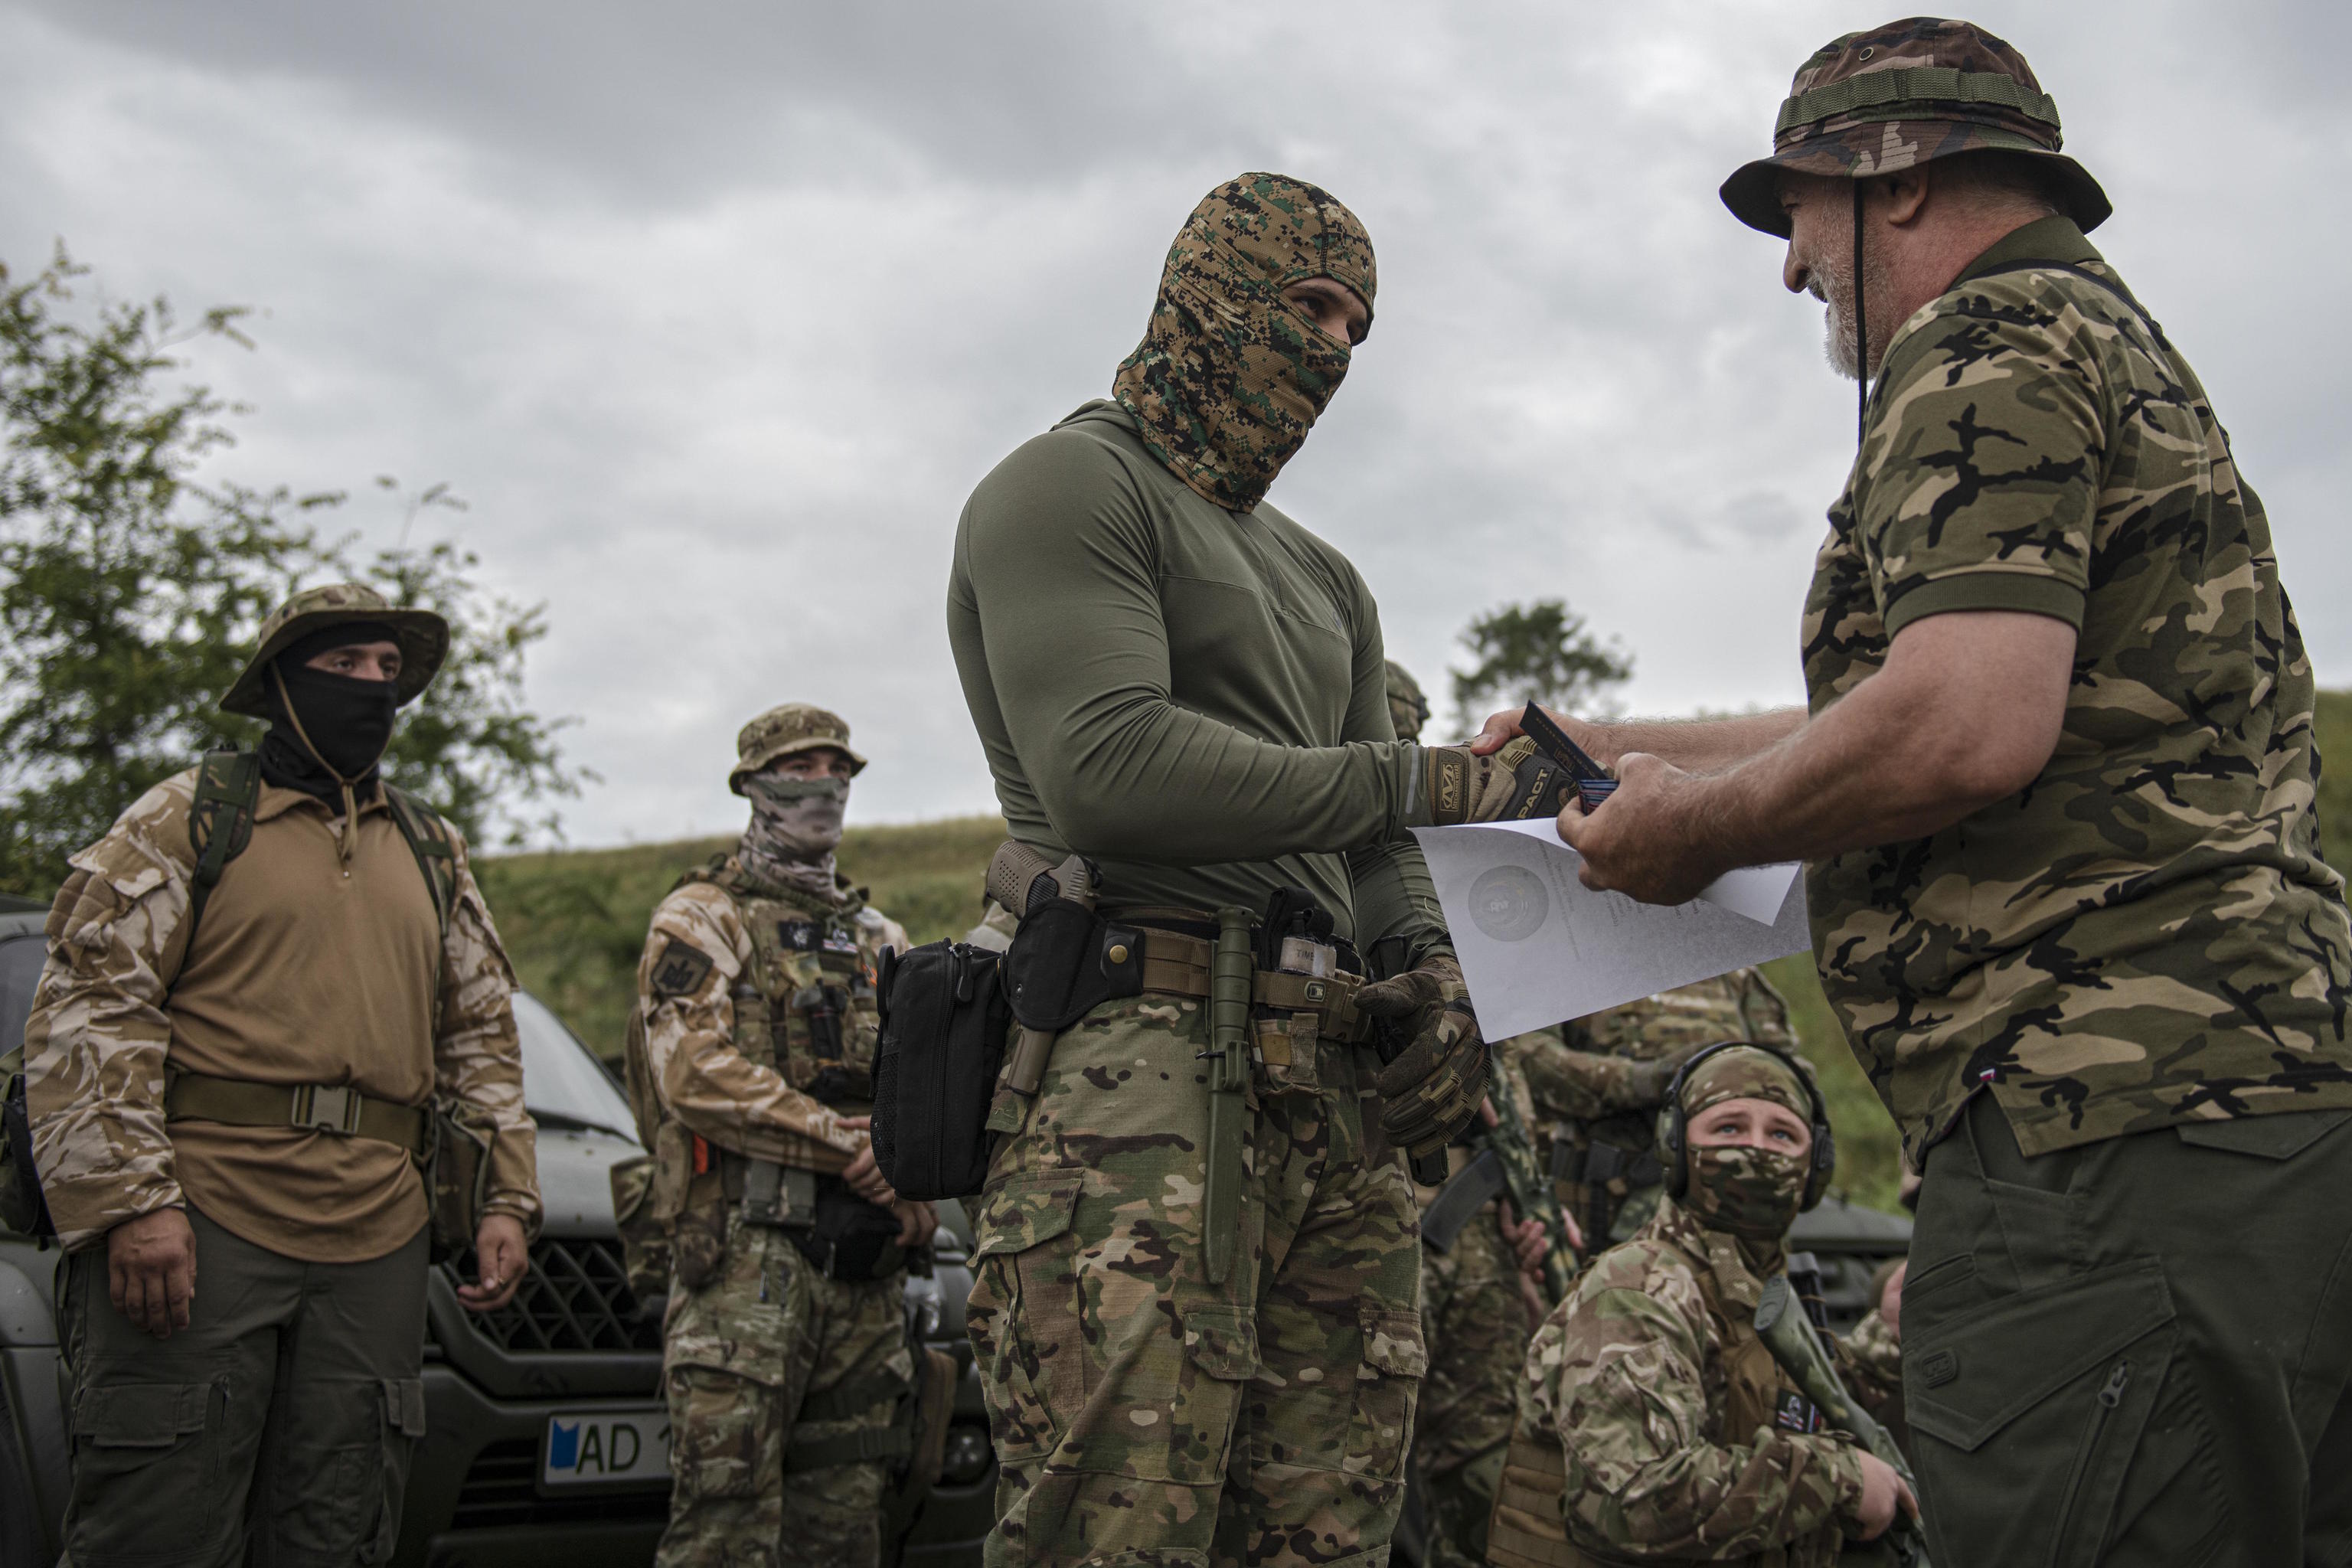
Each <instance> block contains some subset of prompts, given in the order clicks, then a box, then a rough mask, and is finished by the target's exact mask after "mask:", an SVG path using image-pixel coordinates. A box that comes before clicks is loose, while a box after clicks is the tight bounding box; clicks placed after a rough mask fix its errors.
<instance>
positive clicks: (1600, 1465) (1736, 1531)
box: [1555, 1279, 1862, 1560]
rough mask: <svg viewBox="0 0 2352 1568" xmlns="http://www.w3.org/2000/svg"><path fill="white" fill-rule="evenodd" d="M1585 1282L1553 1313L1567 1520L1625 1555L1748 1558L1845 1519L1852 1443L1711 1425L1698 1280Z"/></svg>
mask: <svg viewBox="0 0 2352 1568" xmlns="http://www.w3.org/2000/svg"><path fill="white" fill-rule="evenodd" d="M1652 1283H1653V1284H1654V1286H1655V1289H1653V1290H1644V1289H1614V1288H1612V1289H1600V1290H1596V1291H1593V1292H1591V1293H1589V1294H1587V1293H1584V1292H1580V1293H1579V1294H1578V1296H1577V1297H1576V1298H1575V1301H1576V1306H1575V1310H1572V1311H1570V1313H1568V1314H1567V1315H1566V1317H1565V1319H1564V1321H1562V1322H1561V1328H1562V1331H1563V1338H1562V1343H1561V1345H1560V1347H1559V1372H1558V1373H1557V1374H1556V1375H1557V1378H1558V1384H1557V1386H1558V1387H1559V1395H1558V1399H1557V1403H1556V1405H1555V1418H1556V1420H1557V1422H1558V1426H1559V1432H1560V1434H1561V1447H1562V1449H1563V1451H1564V1453H1565V1456H1566V1458H1567V1466H1568V1483H1567V1492H1566V1495H1565V1497H1564V1500H1563V1503H1562V1506H1563V1508H1564V1509H1565V1510H1566V1511H1567V1513H1568V1516H1569V1518H1570V1521H1572V1522H1574V1523H1576V1524H1577V1525H1579V1526H1580V1528H1581V1529H1582V1530H1584V1531H1589V1532H1591V1534H1592V1535H1593V1536H1595V1537H1597V1538H1598V1539H1599V1540H1601V1541H1603V1542H1607V1543H1608V1544H1609V1546H1610V1547H1611V1548H1612V1549H1613V1550H1615V1551H1617V1552H1623V1553H1626V1554H1628V1555H1633V1556H1639V1557H1655V1558H1665V1559H1671V1560H1686V1559H1690V1558H1729V1557H1744V1556H1748V1555H1750V1554H1753V1553H1759V1552H1769V1551H1770V1550H1771V1549H1772V1548H1774V1547H1775V1546H1780V1545H1785V1544H1787V1543H1789V1542H1793V1541H1796V1540H1798V1539H1800V1538H1801V1537H1803V1536H1807V1535H1811V1534H1812V1533H1813V1532H1815V1531H1821V1530H1822V1529H1824V1528H1827V1527H1832V1526H1835V1525H1837V1524H1838V1523H1839V1522H1840V1520H1841V1518H1842V1517H1843V1518H1845V1519H1851V1518H1853V1511H1854V1509H1855V1508H1856V1506H1857V1505H1858V1504H1859V1503H1860V1500H1861V1498H1862V1464H1861V1461H1860V1459H1859V1458H1856V1456H1855V1454H1854V1451H1853V1448H1852V1447H1849V1446H1848V1445H1846V1444H1845V1443H1843V1442H1841V1441H1840V1440H1838V1439H1837V1438H1834V1437H1831V1436H1826V1435H1816V1436H1808V1435H1803V1434H1799V1433H1793V1432H1778V1431H1773V1430H1771V1429H1769V1428H1759V1430H1757V1431H1755V1432H1752V1433H1730V1432H1726V1433H1720V1434H1717V1433H1716V1432H1714V1431H1713V1430H1712V1426H1713V1424H1714V1423H1713V1418H1712V1416H1711V1414H1710V1409H1709V1401H1708V1397H1707V1389H1706V1372H1705V1365H1706V1351H1705V1344H1706V1321H1705V1309H1704V1307H1703V1306H1702V1305H1700V1303H1699V1301H1698V1299H1697V1293H1696V1286H1695V1285H1690V1286H1688V1287H1686V1288H1685V1289H1679V1290H1678V1289H1674V1284H1675V1282H1674V1281H1673V1280H1672V1279H1666V1280H1664V1281H1653V1282H1652Z"/></svg>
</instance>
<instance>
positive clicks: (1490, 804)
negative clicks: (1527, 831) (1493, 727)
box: [1421, 735, 1576, 827]
mask: <svg viewBox="0 0 2352 1568" xmlns="http://www.w3.org/2000/svg"><path fill="white" fill-rule="evenodd" d="M1421 760H1422V770H1423V772H1422V786H1423V789H1425V790H1426V791H1427V792H1428V795H1429V821H1430V825H1431V826H1433V827H1450V826H1454V824H1456V823H1461V822H1496V821H1511V820H1517V819H1520V818H1524V817H1533V816H1559V814H1560V813H1561V812H1563V811H1565V810H1566V809H1568V803H1569V801H1570V799H1572V798H1573V797H1574V796H1575V795H1576V777H1575V775H1574V774H1572V773H1570V772H1569V771H1568V770H1567V769H1566V768H1564V767H1562V766H1560V765H1559V763H1556V762H1554V761H1552V760H1551V759H1550V758H1549V757H1547V756H1545V755H1544V754H1543V753H1542V752H1538V750H1536V743H1535V742H1533V741H1530V740H1528V738H1527V737H1526V736H1525V735H1517V736H1514V737H1512V738H1511V739H1510V740H1509V741H1507V742H1504V744H1503V747H1502V749H1501V750H1500V751H1498V752H1495V754H1494V755H1492V756H1488V757H1482V756H1479V755H1478V754H1477V753H1476V752H1473V751H1471V750H1470V748H1469V747H1467V746H1424V747H1423V748H1422V752H1421Z"/></svg>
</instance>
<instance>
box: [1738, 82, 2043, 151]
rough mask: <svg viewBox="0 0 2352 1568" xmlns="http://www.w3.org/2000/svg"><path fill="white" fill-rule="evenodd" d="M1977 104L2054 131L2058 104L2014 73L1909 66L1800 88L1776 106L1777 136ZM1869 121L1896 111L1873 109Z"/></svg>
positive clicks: (1879, 114)
mask: <svg viewBox="0 0 2352 1568" xmlns="http://www.w3.org/2000/svg"><path fill="white" fill-rule="evenodd" d="M1931 103H1981V104H1985V105H1988V106H1990V107H1991V108H1994V109H2011V110H2016V111H2017V112H2018V113H2020V114H2022V115H2024V116H2025V117H2026V118H2028V119H2030V120H2039V121H2042V122H2043V123H2044V124H2046V125H2048V126H2050V127H2051V128H2052V129H2053V130H2055V129H2057V127H2058V124H2059V120H2058V105H2057V104H2056V102H2055V101H2053V100H2052V99H2051V97H2050V95H2049V94H2048V93H2046V92H2036V91H2034V90H2033V89H2031V88H2029V87H2027V86H2026V85H2025V84H2024V83H2023V82H2021V81H2019V80H2018V79H2016V78H2015V77H2010V76H2003V75H2001V74H2000V72H1999V71H1964V70H1960V69H1958V68H1954V67H1951V66H1912V67H1909V68H1906V69H1902V70H1884V71H1868V72H1865V73H1864V74H1863V75H1861V76H1850V77H1848V78H1846V79H1844V80H1843V81H1833V82H1832V83H1830V84H1829V85H1828V86H1827V87H1817V88H1815V89H1813V90H1812V91H1811V92H1801V93H1799V94H1798V95H1797V96H1796V97H1794V98H1791V99H1788V100H1784V101H1783V102H1782V103H1781V105H1780V121H1778V122H1777V123H1776V124H1775V125H1774V126H1773V128H1772V133H1773V134H1774V135H1775V136H1777V135H1779V134H1780V132H1783V131H1790V130H1793V129H1795V128H1796V127H1798V126H1800V125H1811V124H1813V123H1815V122H1816V121H1823V120H1833V119H1836V118H1837V117H1838V116H1840V115H1844V114H1853V113H1858V112H1860V111H1863V110H1887V109H1890V108H1907V107H1909V106H1910V105H1912V104H1921V105H1925V104H1931ZM1872 118H1874V119H1880V120H1890V119H1895V118H1898V116H1896V115H1893V114H1888V113H1884V112H1878V113H1874V114H1873V115H1872Z"/></svg>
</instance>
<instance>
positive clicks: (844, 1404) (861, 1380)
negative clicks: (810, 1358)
mask: <svg viewBox="0 0 2352 1568" xmlns="http://www.w3.org/2000/svg"><path fill="white" fill-rule="evenodd" d="M906 1393H907V1380H906V1379H905V1378H903V1377H900V1376H899V1375H898V1373H895V1372H877V1373H871V1374H869V1375H867V1376H865V1377H853V1378H851V1379H850V1380H849V1381H848V1382H846V1383H836V1384H834V1385H833V1386H832V1387H831V1388H825V1389H820V1390H818V1391H817V1392H816V1393H814V1394H809V1395H807V1396H805V1397H804V1398H803V1399H802V1401H801V1409H800V1414H799V1415H797V1416H795V1417H793V1419H795V1420H799V1421H846V1420H848V1419H849V1418H850V1417H851V1416H853V1415H864V1414H866V1411H868V1410H870V1409H872V1408H873V1407H874V1406H875V1405H879V1404H881V1403H882V1402H883V1401H884V1400H886V1399H898V1398H902V1397H904V1396H905V1394H906Z"/></svg>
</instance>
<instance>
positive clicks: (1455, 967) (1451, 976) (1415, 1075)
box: [1356, 952, 1487, 1155]
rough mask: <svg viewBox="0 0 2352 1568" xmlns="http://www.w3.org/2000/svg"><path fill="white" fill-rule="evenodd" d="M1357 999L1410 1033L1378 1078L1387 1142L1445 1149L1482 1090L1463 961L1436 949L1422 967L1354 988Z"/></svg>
mask: <svg viewBox="0 0 2352 1568" xmlns="http://www.w3.org/2000/svg"><path fill="white" fill-rule="evenodd" d="M1356 1005H1357V1006H1358V1007H1359V1008H1360V1009H1361V1010H1363V1011H1365V1012H1368V1013H1370V1015H1371V1016H1373V1017H1375V1018H1377V1019H1380V1020H1381V1022H1382V1023H1383V1024H1385V1025H1387V1026H1391V1027H1398V1028H1402V1029H1404V1030H1407V1031H1409V1032H1410V1033H1411V1035H1412V1039H1411V1041H1410V1042H1409V1043H1408V1044H1407V1045H1406V1046H1405V1047H1404V1049H1403V1050H1402V1051H1400V1052H1398V1053H1397V1055H1396V1057H1395V1058H1393V1059H1392V1060H1391V1061H1390V1062H1389V1064H1388V1065H1387V1066H1386V1067H1384V1068H1381V1075H1380V1077H1379V1079H1376V1080H1375V1081H1376V1082H1377V1083H1378V1085H1379V1087H1380V1091H1381V1100H1382V1101H1383V1102H1384V1103H1383V1104H1382V1106H1381V1128H1382V1130H1383V1131H1386V1132H1387V1133H1388V1135H1389V1142H1391V1143H1394V1144H1396V1145H1398V1146H1399V1147H1401V1148H1402V1149H1404V1150H1405V1151H1406V1152H1408V1153H1411V1154H1413V1155H1427V1154H1429V1153H1432V1152H1435V1151H1437V1150H1440V1149H1443V1148H1444V1146H1445V1145H1446V1144H1447V1143H1449V1142H1452V1141H1453V1138H1454V1134H1455V1133H1457V1132H1459V1131H1462V1129H1463V1128H1464V1127H1465V1126H1467V1125H1469V1122H1470V1119H1471V1118H1472V1117H1473V1116H1475V1115H1476V1114H1477V1110H1478V1102H1479V1101H1480V1100H1484V1099H1485V1098H1486V1074H1487V1063H1486V1041H1485V1040H1483V1039H1481V1038H1480V1037H1479V1035H1478V1020H1477V1018H1476V1016H1475V1015H1473V1014H1472V1012H1471V1011H1470V993H1469V990H1468V988H1467V987H1466V986H1465V985H1464V984H1463V983H1462V967H1461V965H1459V964H1457V963H1454V958H1453V955H1452V954H1450V953H1442V952H1441V953H1433V954H1431V955H1430V956H1429V957H1427V958H1424V959H1423V960H1422V961H1421V966H1420V967H1419V968H1417V969H1409V970H1407V971H1406V972H1405V973H1402V974H1400V975H1398V976H1396V977H1395V978H1394V979H1391V980H1383V981H1381V982H1380V983H1378V984H1372V985H1367V986H1365V987H1364V988H1363V989H1362V990H1360V991H1359V992H1357V993H1356Z"/></svg>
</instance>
